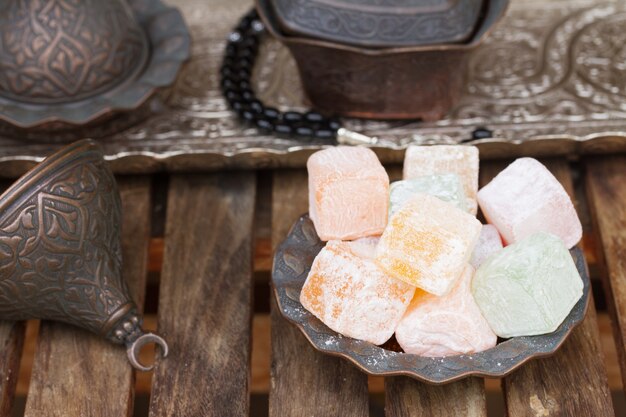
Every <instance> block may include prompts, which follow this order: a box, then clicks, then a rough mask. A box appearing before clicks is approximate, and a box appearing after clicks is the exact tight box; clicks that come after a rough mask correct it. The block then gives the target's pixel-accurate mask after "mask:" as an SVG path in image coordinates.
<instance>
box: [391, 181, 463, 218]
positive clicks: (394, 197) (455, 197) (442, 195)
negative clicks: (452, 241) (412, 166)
mask: <svg viewBox="0 0 626 417" xmlns="http://www.w3.org/2000/svg"><path fill="white" fill-rule="evenodd" d="M416 194H428V195H432V196H435V197H437V198H438V199H440V200H443V201H446V202H448V203H451V204H453V205H454V206H456V207H457V208H458V209H461V210H463V211H467V203H466V200H465V193H464V191H463V184H461V180H460V178H459V176H458V175H456V174H441V175H426V176H423V177H417V178H414V179H412V180H402V181H396V182H393V183H391V186H390V187H389V215H390V216H391V215H393V214H394V213H395V212H396V211H398V209H400V207H402V205H403V204H404V203H406V202H407V201H408V200H410V199H411V198H412V197H414V196H415V195H416Z"/></svg>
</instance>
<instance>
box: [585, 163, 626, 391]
mask: <svg viewBox="0 0 626 417" xmlns="http://www.w3.org/2000/svg"><path fill="white" fill-rule="evenodd" d="M586 170H587V173H586V174H587V175H586V186H587V196H588V200H589V207H590V210H591V212H592V219H593V222H594V225H595V231H596V233H597V234H598V235H599V241H600V242H601V246H602V248H601V249H600V250H599V251H598V252H599V257H600V262H599V264H600V269H601V271H602V273H601V275H602V280H603V282H604V288H605V290H606V296H607V304H608V307H609V313H610V314H611V317H612V323H613V334H614V337H615V344H616V345H617V354H618V358H619V362H620V368H621V370H622V380H623V382H624V384H623V386H624V387H625V388H626V281H625V280H626V262H624V259H626V156H623V155H622V156H613V157H603V158H600V157H596V158H592V159H589V160H588V161H587V163H586Z"/></svg>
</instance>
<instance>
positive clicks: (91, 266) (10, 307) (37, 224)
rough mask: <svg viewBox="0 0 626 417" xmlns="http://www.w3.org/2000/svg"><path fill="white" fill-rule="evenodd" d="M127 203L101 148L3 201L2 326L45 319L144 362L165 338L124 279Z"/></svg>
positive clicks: (57, 160)
mask: <svg viewBox="0 0 626 417" xmlns="http://www.w3.org/2000/svg"><path fill="white" fill-rule="evenodd" d="M121 215H122V213H121V202H120V196H119V193H118V190H117V186H116V183H115V178H114V177H113V174H112V173H111V171H110V170H109V168H108V166H107V164H106V163H105V161H104V157H103V154H102V150H101V149H100V147H99V146H98V145H96V143H95V142H93V141H91V140H84V141H81V142H76V143H74V144H72V145H69V146H67V147H65V148H63V149H61V150H60V151H59V152H57V153H55V154H54V155H52V156H50V157H48V158H46V159H45V160H44V161H43V162H42V163H41V164H39V165H37V166H36V167H35V168H33V169H32V170H31V171H29V172H28V173H26V174H25V175H24V176H23V177H22V178H20V179H19V180H18V181H16V182H15V184H13V186H11V187H10V188H9V189H8V190H7V191H6V192H5V193H4V194H2V195H0V320H27V319H44V320H55V321H61V322H64V323H68V324H72V325H75V326H79V327H82V328H83V329H86V330H89V331H91V332H93V333H96V334H98V335H100V336H102V337H104V338H106V339H107V340H109V341H111V342H113V343H117V344H125V345H126V347H127V352H128V358H129V360H130V362H131V363H132V365H133V366H135V367H136V368H138V369H140V370H149V369H151V368H150V367H145V366H143V365H141V364H140V363H139V362H138V360H137V355H138V351H139V349H140V348H141V347H142V346H143V345H144V344H146V343H157V344H159V345H160V346H161V347H162V348H163V354H164V356H166V355H167V344H166V343H165V341H164V340H163V339H161V338H160V337H158V336H156V335H154V334H151V333H148V334H145V333H144V332H143V330H142V329H141V323H142V319H141V315H140V313H139V311H138V309H137V306H136V304H135V303H134V302H133V300H132V299H131V297H130V295H129V291H128V287H127V285H126V282H125V281H124V280H123V278H122V275H121V265H122V250H121V240H120V227H121Z"/></svg>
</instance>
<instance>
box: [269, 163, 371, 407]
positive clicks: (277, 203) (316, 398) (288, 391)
mask: <svg viewBox="0 0 626 417" xmlns="http://www.w3.org/2000/svg"><path fill="white" fill-rule="evenodd" d="M272 194H273V195H272V244H273V246H274V248H275V247H276V245H277V244H278V243H279V242H280V241H282V239H283V238H284V237H285V236H286V235H287V233H288V231H289V229H290V228H291V226H292V225H293V223H294V222H295V221H296V219H297V218H298V217H299V216H300V215H301V214H303V213H306V212H307V211H308V202H307V175H306V171H304V170H284V171H276V172H275V174H274V178H273V191H272ZM271 320H272V321H271V329H272V368H271V387H270V398H269V402H270V416H271V417H283V416H289V417H297V416H303V417H304V416H328V417H332V416H345V417H348V416H367V415H368V393H367V377H366V376H365V374H362V373H361V372H360V371H358V370H357V369H356V368H354V367H353V366H351V365H349V364H348V363H347V362H346V361H344V360H341V359H339V358H335V357H331V356H328V355H323V354H321V353H319V352H317V351H315V350H314V349H313V348H312V347H311V346H310V345H309V342H308V341H307V340H306V339H305V337H304V336H303V335H302V334H301V333H300V331H299V330H298V329H297V328H296V327H295V326H293V325H292V324H291V323H289V322H287V321H286V320H285V319H284V318H283V317H282V316H281V314H280V312H279V311H278V309H277V306H276V303H275V302H274V300H273V299H272V307H271Z"/></svg>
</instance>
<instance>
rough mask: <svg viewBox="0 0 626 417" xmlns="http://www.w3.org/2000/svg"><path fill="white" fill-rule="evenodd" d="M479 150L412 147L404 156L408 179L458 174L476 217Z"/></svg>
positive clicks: (444, 146)
mask: <svg viewBox="0 0 626 417" xmlns="http://www.w3.org/2000/svg"><path fill="white" fill-rule="evenodd" d="M478 165H479V160H478V148H477V147H475V146H463V145H436V146H415V145H414V146H409V147H408V148H407V150H406V155H405V157H404V173H403V178H404V179H405V180H408V179H412V178H416V177H421V176H423V175H433V174H447V173H453V174H457V175H458V176H459V178H460V179H461V182H462V183H463V189H464V191H465V197H466V199H467V207H468V209H469V211H470V213H472V214H474V215H476V212H477V210H478V209H477V208H478V205H477V203H476V193H477V192H478V168H479V166H478Z"/></svg>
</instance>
